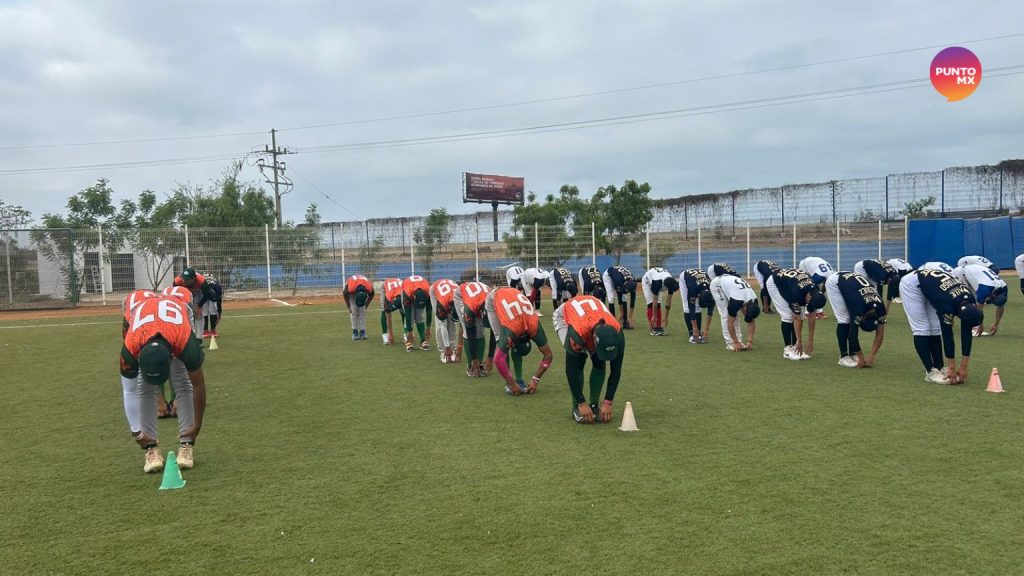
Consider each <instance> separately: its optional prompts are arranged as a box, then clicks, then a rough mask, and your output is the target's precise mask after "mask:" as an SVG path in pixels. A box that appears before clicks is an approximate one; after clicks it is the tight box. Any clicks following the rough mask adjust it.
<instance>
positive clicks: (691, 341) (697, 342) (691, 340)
mask: <svg viewBox="0 0 1024 576" xmlns="http://www.w3.org/2000/svg"><path fill="white" fill-rule="evenodd" d="M690 344H700V342H699V341H698V340H696V339H695V338H694V337H693V336H690Z"/></svg>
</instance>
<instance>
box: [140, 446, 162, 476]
mask: <svg viewBox="0 0 1024 576" xmlns="http://www.w3.org/2000/svg"><path fill="white" fill-rule="evenodd" d="M163 469H164V457H163V455H162V454H160V449H159V448H157V447H156V446H153V447H152V448H148V449H147V450H146V463H145V464H144V465H143V466H142V471H143V472H145V473H146V474H151V473H153V472H160V471H161V470H163Z"/></svg>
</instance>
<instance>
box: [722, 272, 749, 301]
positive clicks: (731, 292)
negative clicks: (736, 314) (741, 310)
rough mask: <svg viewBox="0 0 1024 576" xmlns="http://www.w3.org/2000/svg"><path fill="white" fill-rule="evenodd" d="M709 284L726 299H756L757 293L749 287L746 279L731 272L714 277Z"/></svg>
mask: <svg viewBox="0 0 1024 576" xmlns="http://www.w3.org/2000/svg"><path fill="white" fill-rule="evenodd" d="M711 285H712V286H713V287H715V288H716V289H717V290H718V292H719V294H721V295H722V296H723V297H724V298H725V300H726V301H729V300H738V301H740V302H749V301H751V300H756V299H757V294H756V293H755V292H754V289H753V288H751V287H750V284H748V283H747V281H746V280H744V279H742V278H739V277H737V276H733V275H732V274H723V275H721V276H719V277H718V278H715V279H714V280H713V281H712V282H711Z"/></svg>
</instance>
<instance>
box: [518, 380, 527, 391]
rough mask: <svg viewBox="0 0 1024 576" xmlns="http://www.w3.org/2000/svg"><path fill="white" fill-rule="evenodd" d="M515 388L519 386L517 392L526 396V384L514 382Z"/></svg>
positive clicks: (519, 381) (520, 381)
mask: <svg viewBox="0 0 1024 576" xmlns="http://www.w3.org/2000/svg"><path fill="white" fill-rule="evenodd" d="M516 386H519V391H520V392H522V393H523V394H526V382H523V381H522V380H516Z"/></svg>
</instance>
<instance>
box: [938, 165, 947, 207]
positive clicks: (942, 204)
mask: <svg viewBox="0 0 1024 576" xmlns="http://www.w3.org/2000/svg"><path fill="white" fill-rule="evenodd" d="M940 193H941V195H942V196H941V197H942V201H941V202H940V208H939V210H940V212H941V213H942V216H943V217H945V216H946V169H945V168H943V169H942V189H941V190H940Z"/></svg>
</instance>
